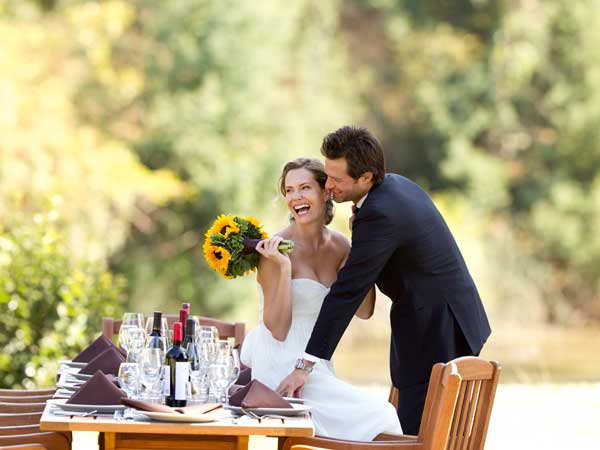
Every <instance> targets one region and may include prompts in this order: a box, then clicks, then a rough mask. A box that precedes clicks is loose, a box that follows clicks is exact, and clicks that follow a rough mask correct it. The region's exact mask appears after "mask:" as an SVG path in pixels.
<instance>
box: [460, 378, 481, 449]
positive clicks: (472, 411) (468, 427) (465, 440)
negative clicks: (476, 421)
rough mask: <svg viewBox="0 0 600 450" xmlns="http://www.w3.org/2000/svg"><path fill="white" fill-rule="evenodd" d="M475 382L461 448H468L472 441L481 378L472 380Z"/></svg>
mask: <svg viewBox="0 0 600 450" xmlns="http://www.w3.org/2000/svg"><path fill="white" fill-rule="evenodd" d="M470 383H473V390H472V392H471V397H470V399H469V405H468V411H467V419H466V422H465V428H464V432H463V442H462V446H461V449H460V450H467V449H468V447H469V443H470V441H471V430H472V425H473V417H475V410H476V409H477V399H478V397H479V389H480V388H481V380H473V381H470Z"/></svg>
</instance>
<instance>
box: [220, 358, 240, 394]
mask: <svg viewBox="0 0 600 450" xmlns="http://www.w3.org/2000/svg"><path fill="white" fill-rule="evenodd" d="M228 359H229V361H230V364H229V379H228V381H229V383H228V384H227V388H225V395H224V400H225V403H229V389H230V388H231V386H233V385H234V384H235V382H236V381H237V379H238V377H239V376H240V355H239V353H238V350H237V349H235V348H234V349H231V355H230V356H229V357H228Z"/></svg>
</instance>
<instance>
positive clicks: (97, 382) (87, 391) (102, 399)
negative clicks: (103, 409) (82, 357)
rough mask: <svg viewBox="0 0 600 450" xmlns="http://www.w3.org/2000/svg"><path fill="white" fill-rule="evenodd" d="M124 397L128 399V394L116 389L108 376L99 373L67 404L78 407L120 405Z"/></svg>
mask: <svg viewBox="0 0 600 450" xmlns="http://www.w3.org/2000/svg"><path fill="white" fill-rule="evenodd" d="M124 397H127V394H125V392H123V391H122V390H121V389H119V388H118V387H116V386H115V385H114V384H113V382H112V381H111V380H109V379H108V378H107V376H106V375H104V374H103V373H102V372H100V371H98V372H96V373H95V374H94V376H93V377H92V378H90V379H89V380H88V381H86V382H85V384H83V385H82V386H81V387H80V388H79V390H78V391H77V392H75V393H74V394H73V395H72V396H71V398H70V399H69V400H67V403H73V404H76V405H118V404H120V403H121V399H122V398H124Z"/></svg>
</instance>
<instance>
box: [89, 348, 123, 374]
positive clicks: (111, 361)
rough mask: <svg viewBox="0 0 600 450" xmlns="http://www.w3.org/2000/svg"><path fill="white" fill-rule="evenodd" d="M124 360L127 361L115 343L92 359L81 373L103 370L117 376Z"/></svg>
mask: <svg viewBox="0 0 600 450" xmlns="http://www.w3.org/2000/svg"><path fill="white" fill-rule="evenodd" d="M122 362H125V357H124V356H123V355H122V354H121V352H119V350H117V348H116V347H115V346H114V345H113V346H111V347H109V348H107V349H106V350H104V351H103V352H102V353H100V354H99V355H98V356H96V357H95V358H94V359H92V360H91V361H90V362H89V363H88V364H87V366H85V367H84V368H83V369H81V370H80V371H79V373H81V374H84V375H91V374H93V373H96V371H98V370H101V371H102V372H104V373H105V374H107V375H108V374H112V375H115V376H116V375H118V374H119V366H120V365H121V363H122Z"/></svg>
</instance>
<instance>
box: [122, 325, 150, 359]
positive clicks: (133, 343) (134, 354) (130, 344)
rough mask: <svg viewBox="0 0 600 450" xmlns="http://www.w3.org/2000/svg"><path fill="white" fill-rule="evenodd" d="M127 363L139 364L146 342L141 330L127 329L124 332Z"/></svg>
mask: <svg viewBox="0 0 600 450" xmlns="http://www.w3.org/2000/svg"><path fill="white" fill-rule="evenodd" d="M125 339H126V341H127V362H135V363H137V362H139V360H140V355H141V352H142V349H143V348H144V344H145V341H146V333H145V332H144V330H142V329H141V328H133V327H128V328H127V331H126V338H125Z"/></svg>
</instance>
